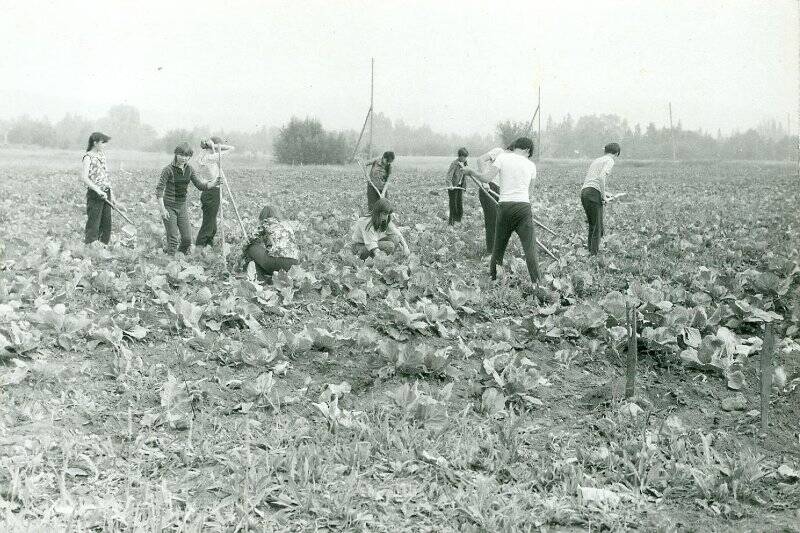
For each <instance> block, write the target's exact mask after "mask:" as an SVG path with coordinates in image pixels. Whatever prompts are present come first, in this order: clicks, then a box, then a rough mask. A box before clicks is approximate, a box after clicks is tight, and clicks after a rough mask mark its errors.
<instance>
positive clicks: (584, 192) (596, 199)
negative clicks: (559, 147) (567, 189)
mask: <svg viewBox="0 0 800 533" xmlns="http://www.w3.org/2000/svg"><path fill="white" fill-rule="evenodd" d="M604 152H605V153H604V155H603V156H602V157H598V158H597V159H595V160H594V161H592V164H591V165H589V170H588V171H587V172H586V179H585V180H584V181H583V187H582V188H581V204H582V205H583V210H584V211H585V212H586V222H587V223H588V224H589V237H588V239H587V241H586V245H587V247H588V248H589V254H591V255H597V252H598V250H599V249H600V239H602V237H603V234H604V233H605V228H604V227H603V206H604V205H605V204H606V202H607V201H609V200H610V199H611V198H612V196H611V195H610V194H608V193H607V192H606V180H607V179H608V177H609V176H610V174H611V169H612V168H614V162H615V159H616V158H617V157H619V154H620V152H621V150H620V147H619V144H617V143H608V144H607V145H606V146H605V148H604Z"/></svg>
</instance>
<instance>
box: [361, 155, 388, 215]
mask: <svg viewBox="0 0 800 533" xmlns="http://www.w3.org/2000/svg"><path fill="white" fill-rule="evenodd" d="M393 162H394V152H383V156H381V157H380V158H378V159H374V160H372V161H370V162H368V163H367V164H366V167H367V168H368V169H369V178H368V179H369V182H368V183H367V210H369V211H371V210H372V206H373V205H374V204H375V202H377V201H378V200H379V199H380V198H383V197H385V196H386V193H387V190H386V185H387V183H388V181H389V175H390V174H391V173H392V163H393Z"/></svg>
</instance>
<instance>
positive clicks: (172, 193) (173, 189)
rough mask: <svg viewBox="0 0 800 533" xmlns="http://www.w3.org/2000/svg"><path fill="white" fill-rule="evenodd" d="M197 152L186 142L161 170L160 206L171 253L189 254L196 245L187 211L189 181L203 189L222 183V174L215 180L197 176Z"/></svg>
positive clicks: (169, 252) (167, 248)
mask: <svg viewBox="0 0 800 533" xmlns="http://www.w3.org/2000/svg"><path fill="white" fill-rule="evenodd" d="M193 154H194V151H193V150H192V148H191V147H190V146H189V143H186V142H182V143H180V144H179V145H178V146H177V147H175V157H174V158H173V159H172V162H171V163H170V164H169V165H167V166H165V167H164V169H163V170H162V171H161V177H160V178H159V180H158V185H157V186H156V198H157V199H158V209H159V212H160V214H161V219H162V220H163V222H164V229H165V230H166V233H167V246H166V249H165V251H166V252H167V253H168V254H172V253H175V250H176V249H177V250H178V251H180V252H182V253H184V254H186V253H188V252H189V249H190V248H191V247H192V228H191V226H190V225H189V216H188V214H187V212H186V192H187V189H188V187H189V182H190V181H191V182H192V183H193V184H194V186H195V187H197V188H198V189H200V190H201V191H208V190H210V189H213V188H214V187H216V186H218V185H219V182H220V179H219V177H216V178H214V179H212V180H211V181H203V180H201V179H200V178H198V177H197V174H195V171H194V169H193V168H192V166H191V165H190V164H189V159H191V158H192V155H193Z"/></svg>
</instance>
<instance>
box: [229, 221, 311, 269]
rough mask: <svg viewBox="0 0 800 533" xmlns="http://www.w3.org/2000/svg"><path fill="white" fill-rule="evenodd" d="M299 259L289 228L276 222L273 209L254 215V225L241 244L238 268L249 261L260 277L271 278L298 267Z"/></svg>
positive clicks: (282, 223)
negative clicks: (278, 272) (242, 245)
mask: <svg viewBox="0 0 800 533" xmlns="http://www.w3.org/2000/svg"><path fill="white" fill-rule="evenodd" d="M299 257H300V250H299V249H298V248H297V242H296V240H295V237H294V231H293V230H292V228H291V227H289V225H288V224H287V223H286V222H285V221H283V220H280V218H279V216H278V211H277V209H275V208H274V207H272V206H266V207H264V209H262V210H261V214H259V215H258V226H257V227H256V229H255V231H254V232H253V234H252V235H251V237H250V239H249V240H248V241H247V243H245V246H244V251H243V254H242V261H241V265H240V266H241V267H242V269H246V268H247V265H248V264H249V263H250V261H253V262H254V263H255V264H256V268H257V270H258V272H259V273H260V274H261V275H266V276H272V273H273V272H275V271H276V270H289V269H290V268H292V265H296V264H298V263H299Z"/></svg>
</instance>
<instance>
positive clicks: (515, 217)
mask: <svg viewBox="0 0 800 533" xmlns="http://www.w3.org/2000/svg"><path fill="white" fill-rule="evenodd" d="M509 150H510V151H509V152H505V151H500V152H499V153H497V155H496V156H495V158H494V161H493V162H492V163H491V165H489V166H488V168H487V169H486V170H485V171H484V172H477V171H475V170H474V169H464V172H465V173H467V175H470V176H473V177H474V178H476V179H478V180H480V181H482V182H484V183H489V182H491V181H492V179H493V178H495V176H496V177H497V184H498V185H499V186H500V198H499V202H498V204H497V222H496V225H495V234H494V247H493V250H492V259H491V262H490V264H489V274H490V275H491V277H492V279H497V265H502V264H503V257H504V256H505V253H506V247H507V246H508V240H509V239H510V238H511V234H512V233H516V234H517V236H518V237H519V240H520V243H521V244H522V250H523V251H524V252H525V263H526V264H527V266H528V274H529V275H530V278H531V282H533V283H535V284H538V280H539V264H538V261H537V259H536V233H535V230H534V225H533V213H532V212H531V201H530V197H529V189H530V186H531V183H532V182H533V181H534V180H535V179H536V165H535V164H534V163H533V162H532V161H531V160H530V157H531V156H532V155H533V141H532V140H530V139H529V138H527V137H520V138H519V139H517V140H515V141H514V142H513V143H511V146H509Z"/></svg>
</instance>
